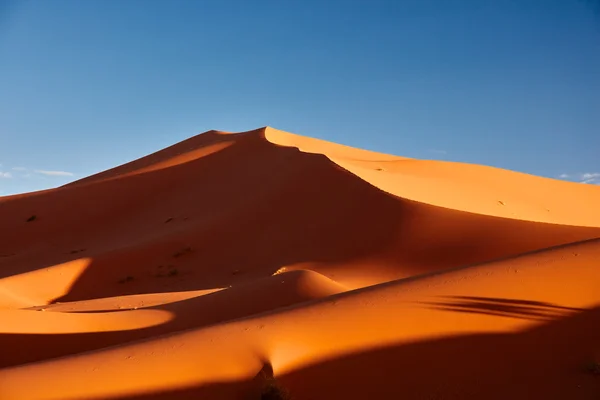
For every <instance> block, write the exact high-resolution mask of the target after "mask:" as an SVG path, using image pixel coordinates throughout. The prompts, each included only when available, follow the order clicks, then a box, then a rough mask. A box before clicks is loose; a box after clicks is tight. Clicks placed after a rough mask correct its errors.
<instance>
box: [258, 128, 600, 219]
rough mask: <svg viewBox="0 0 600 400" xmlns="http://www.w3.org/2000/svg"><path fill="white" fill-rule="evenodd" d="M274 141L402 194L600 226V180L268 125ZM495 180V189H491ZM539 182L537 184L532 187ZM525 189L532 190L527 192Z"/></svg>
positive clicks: (472, 208) (454, 205)
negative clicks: (401, 151)
mask: <svg viewBox="0 0 600 400" xmlns="http://www.w3.org/2000/svg"><path fill="white" fill-rule="evenodd" d="M264 129H265V134H264V135H265V138H266V140H268V141H269V142H271V143H273V144H276V145H282V146H291V147H296V148H298V149H299V150H301V151H306V152H309V153H317V152H320V154H324V155H326V156H327V157H328V158H329V159H330V160H331V161H333V162H334V163H336V164H338V165H339V166H341V167H342V168H344V169H346V170H348V171H350V172H352V173H353V174H355V175H356V176H358V177H359V178H361V179H364V180H365V181H367V182H369V183H370V184H372V185H373V186H375V187H377V188H379V189H381V190H383V191H385V192H388V193H390V194H393V195H396V196H398V197H402V198H406V199H410V200H414V201H418V202H422V203H426V204H431V205H435V206H439V207H444V208H450V209H455V210H460V211H467V212H470V213H475V214H483V215H492V216H497V217H503V218H514V219H523V220H528V221H536V222H545V223H555V224H565V225H577V226H600V212H599V211H597V209H596V210H594V208H596V207H594V204H598V203H600V188H599V187H597V186H595V185H582V184H578V183H573V182H568V181H561V180H556V179H549V178H542V177H538V176H534V175H529V174H524V173H519V172H514V171H509V170H504V169H500V168H494V167H487V166H482V165H475V164H465V163H458V162H447V161H434V160H417V159H410V158H403V157H395V156H388V155H383V154H379V153H374V152H369V151H364V150H358V149H352V148H346V147H345V146H341V145H337V144H335V143H330V142H325V141H320V140H317V139H312V138H306V137H302V136H299V135H294V134H291V133H287V132H284V131H280V130H277V129H274V128H271V127H266V128H264ZM489 182H494V190H493V191H490V190H488V189H487V188H488V185H489ZM532 186H535V188H536V189H535V190H529V188H531V187H532ZM524 193H527V195H526V196H524ZM574 208H576V209H578V210H580V211H578V212H576V213H574V212H573V211H574V210H573V209H574Z"/></svg>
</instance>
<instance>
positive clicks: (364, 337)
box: [0, 128, 600, 399]
mask: <svg viewBox="0 0 600 400" xmlns="http://www.w3.org/2000/svg"><path fill="white" fill-rule="evenodd" d="M597 204H600V187H597V186H591V185H582V184H575V183H569V182H562V181H556V180H552V179H546V178H540V177H536V176H531V175H527V174H521V173H516V172H511V171H506V170H501V169H496V168H490V167H484V166H478V165H468V164H461V163H449V162H439V161H431V160H414V159H408V158H403V157H397V156H392V155H384V154H378V153H374V152H369V151H364V150H360V149H353V148H349V147H346V146H341V145H337V144H334V143H328V142H323V141H319V140H316V139H310V138H305V137H302V136H298V135H293V134H289V133H286V132H282V131H278V130H276V129H273V128H261V129H258V130H255V131H248V132H243V133H237V134H229V133H225V132H218V131H209V132H206V133H204V134H201V135H198V136H196V137H193V138H191V139H188V140H186V141H184V142H181V143H179V144H176V145H174V146H171V147H169V148H167V149H164V150H162V151H159V152H157V153H154V154H151V155H149V156H147V157H144V158H142V159H139V160H136V161H133V162H131V163H128V164H125V165H123V166H120V167H117V168H114V169H112V170H109V171H106V172H103V173H100V174H97V175H94V176H91V177H89V178H86V179H83V180H80V181H77V182H74V183H72V184H69V185H66V186H64V187H60V188H57V189H53V190H47V191H42V192H35V193H28V194H23V195H18V196H9V197H0V221H2V229H1V230H0V321H1V324H0V346H1V347H2V348H3V349H6V350H3V356H2V357H1V358H0V398H2V399H4V398H7V399H13V398H15V399H16V398H18V399H80V398H94V399H101V398H110V399H150V398H165V399H167V398H168V399H172V398H215V399H216V398H248V399H251V398H257V399H258V398H260V392H261V390H263V389H264V387H265V385H266V383H265V382H266V381H267V380H268V378H269V377H270V376H273V375H274V376H275V377H276V378H277V380H278V381H279V382H281V384H282V385H284V386H285V387H287V389H288V390H289V392H290V394H291V395H292V397H293V398H295V399H329V398H347V399H363V398H409V399H430V398H440V399H446V398H448V399H465V398H472V399H479V398H498V399H505V398H523V399H527V398H556V399H564V398H573V399H577V398H581V399H585V398H590V396H594V395H595V396H598V395H600V380H598V379H597V378H595V377H594V376H593V373H592V372H590V371H588V370H586V366H587V365H588V364H590V363H593V362H594V360H596V362H600V340H599V339H598V338H599V336H598V335H597V334H594V329H595V328H594V327H595V326H596V327H597V326H600V314H599V311H600V308H599V307H600V270H599V269H598V260H600V242H599V241H598V239H596V238H600V211H598V207H597ZM34 216H35V218H32V217H34ZM28 220H29V221H28ZM56 357H60V358H56ZM358 377H360V378H358ZM492 388H493V389H492Z"/></svg>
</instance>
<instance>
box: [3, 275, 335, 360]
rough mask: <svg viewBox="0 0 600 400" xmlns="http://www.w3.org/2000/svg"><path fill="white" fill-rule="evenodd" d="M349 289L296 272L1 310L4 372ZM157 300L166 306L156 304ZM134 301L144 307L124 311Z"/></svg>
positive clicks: (261, 311)
mask: <svg viewBox="0 0 600 400" xmlns="http://www.w3.org/2000/svg"><path fill="white" fill-rule="evenodd" d="M345 290H346V288H344V287H343V286H341V285H339V284H338V283H336V282H333V281H332V280H330V279H328V278H326V277H324V276H322V275H320V274H318V273H316V272H312V271H304V270H296V271H291V272H286V273H282V274H278V275H276V276H272V277H268V278H263V279H259V280H256V281H253V282H250V283H248V284H243V285H239V286H236V287H232V288H229V289H223V290H220V291H216V292H212V293H204V294H199V293H179V294H176V295H171V296H167V295H164V294H152V295H138V296H135V298H133V299H131V298H124V299H122V300H121V301H119V302H118V303H115V302H116V301H117V299H115V298H112V299H97V300H92V301H88V302H85V301H82V302H75V303H62V304H56V305H49V306H43V307H36V310H37V311H33V310H18V311H10V310H8V311H0V318H2V319H3V321H4V322H5V323H6V326H5V327H4V328H2V327H0V347H2V348H4V349H6V350H5V351H4V352H3V358H2V359H0V367H7V366H12V365H19V364H24V363H31V362H35V361H40V360H44V359H48V358H55V357H59V356H64V355H68V354H75V353H78V352H82V351H89V350H93V349H99V348H103V347H108V346H114V345H118V344H121V343H125V342H130V341H133V340H139V339H143V338H151V337H154V336H158V335H162V334H165V333H169V332H176V331H181V330H185V329H190V328H197V327H202V326H208V325H212V324H217V323H222V322H224V321H228V320H234V319H239V318H244V317H248V316H251V315H254V314H259V313H263V312H267V311H273V310H276V309H280V308H284V307H289V306H292V305H295V304H299V303H304V302H307V301H312V300H315V299H320V298H325V297H329V296H332V295H335V294H338V293H341V292H343V291H345ZM186 296H187V297H186ZM157 300H162V302H163V303H162V304H152V301H154V302H156V301H157ZM132 302H134V303H135V304H139V305H140V308H138V307H137V306H135V307H134V308H133V310H132V309H121V308H120V307H123V304H131V303H132ZM117 304H118V307H119V308H118V309H114V307H115V306H116V305H117ZM144 306H145V308H143V307H144ZM53 309H54V310H53ZM56 310H68V312H65V311H62V312H61V311H56ZM42 311H44V312H42ZM104 333H106V334H104ZM31 334H38V335H43V336H32V335H31ZM76 334H78V335H76ZM23 348H26V349H28V351H26V352H24V351H22V349H23Z"/></svg>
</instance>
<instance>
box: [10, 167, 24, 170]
mask: <svg viewBox="0 0 600 400" xmlns="http://www.w3.org/2000/svg"><path fill="white" fill-rule="evenodd" d="M11 169H12V170H13V171H27V168H25V167H12V168H11Z"/></svg>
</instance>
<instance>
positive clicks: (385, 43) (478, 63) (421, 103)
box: [0, 0, 600, 195]
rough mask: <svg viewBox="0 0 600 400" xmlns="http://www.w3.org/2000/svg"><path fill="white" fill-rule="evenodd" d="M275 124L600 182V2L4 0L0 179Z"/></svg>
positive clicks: (64, 170) (22, 182)
mask: <svg viewBox="0 0 600 400" xmlns="http://www.w3.org/2000/svg"><path fill="white" fill-rule="evenodd" d="M264 125H270V126H273V127H275V128H278V129H283V130H287V131H291V132H294V133H299V134H302V135H307V136H313V137H318V138H322V139H326V140H331V141H335V142H340V143H344V144H348V145H351V146H357V147H363V148H367V149H372V150H376V151H383V152H388V153H394V154H398V155H403V156H409V157H417V158H433V159H443V160H452V161H462V162H469V163H480V164H486V165H492V166H497V167H502V168H507V169H512V170H517V171H522V172H528V173H532V174H536V175H542V176H548V177H559V176H563V177H564V178H565V179H571V180H577V181H588V182H589V183H594V182H600V6H599V3H598V1H596V0H535V1H534V0H489V1H486V0H406V1H402V0H393V1H377V0H364V1H351V0H344V1H334V0H331V1H327V2H324V1H312V0H304V1H289V2H282V1H262V0H255V1H233V0H229V1H227V0H214V1H209V0H206V1H204V0H189V1H180V0H164V1H153V0H127V1H117V0H85V1H81V0H71V1H64V0H53V1H31V0H15V1H6V0H0V164H1V166H0V195H6V194H11V193H18V192H25V191H32V190H38V189H43V188H48V187H53V186H57V185H60V184H64V183H66V182H68V181H70V180H73V179H76V178H81V177H83V176H86V175H89V174H92V173H95V172H98V171H101V170H104V169H107V168H111V167H114V166H116V165H118V164H122V163H124V162H127V161H130V160H132V159H135V158H138V157H141V156H143V155H145V154H148V153H150V152H153V151H155V150H159V149H161V148H163V147H166V146H168V145H170V144H173V143H176V142H178V141H180V140H183V139H185V138H187V137H190V136H192V135H195V134H197V133H200V132H203V131H206V130H209V129H219V130H226V131H242V130H249V129H254V128H257V127H260V126H264ZM585 174H587V175H585Z"/></svg>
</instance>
